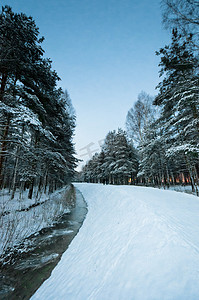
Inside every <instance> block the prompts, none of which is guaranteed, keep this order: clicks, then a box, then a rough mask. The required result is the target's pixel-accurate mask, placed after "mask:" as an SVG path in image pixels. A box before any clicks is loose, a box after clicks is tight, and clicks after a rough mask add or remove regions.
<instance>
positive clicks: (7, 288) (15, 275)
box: [0, 190, 87, 300]
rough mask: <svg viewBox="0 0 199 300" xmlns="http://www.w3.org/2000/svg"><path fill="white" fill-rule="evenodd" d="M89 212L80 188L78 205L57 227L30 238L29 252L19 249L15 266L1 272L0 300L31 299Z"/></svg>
mask: <svg viewBox="0 0 199 300" xmlns="http://www.w3.org/2000/svg"><path fill="white" fill-rule="evenodd" d="M86 213H87V207H86V203H85V201H84V199H83V197H82V195H81V193H80V192H79V191H78V190H76V207H75V208H73V209H72V211H71V212H70V213H69V214H66V215H64V216H63V217H62V219H61V220H60V222H59V223H58V224H56V225H55V226H54V227H51V228H48V229H44V230H42V231H41V232H40V233H39V234H37V235H34V236H32V237H31V238H29V239H28V240H27V241H26V243H27V245H28V246H26V248H28V252H27V253H21V254H20V252H19V251H18V252H17V254H16V255H15V258H14V260H13V261H12V265H8V264H7V265H6V266H4V267H3V268H1V271H0V300H18V299H29V298H30V297H31V296H32V295H33V294H34V292H35V291H36V290H37V289H38V288H39V286H40V285H41V284H42V282H43V281H44V280H46V279H47V278H48V277H49V276H50V274H51V272H52V270H53V269H54V267H55V266H56V264H57V263H58V261H59V260H60V258H61V255H62V254H63V252H64V251H65V250H66V249H67V248H68V246H69V244H70V242H71V241H72V239H73V238H74V237H75V235H76V234H77V233H78V231H79V229H80V227H81V225H82V223H83V221H84V218H85V216H86Z"/></svg>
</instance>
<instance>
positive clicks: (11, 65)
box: [0, 6, 76, 198]
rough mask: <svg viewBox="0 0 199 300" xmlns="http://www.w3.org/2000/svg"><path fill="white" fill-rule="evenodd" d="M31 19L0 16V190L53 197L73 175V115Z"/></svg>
mask: <svg viewBox="0 0 199 300" xmlns="http://www.w3.org/2000/svg"><path fill="white" fill-rule="evenodd" d="M43 40H44V38H43V37H39V29H38V27H37V26H36V24H35V21H34V20H33V19H32V17H28V16H26V15H25V14H23V13H20V14H18V13H14V12H13V11H12V9H11V8H10V7H8V6H5V7H2V11H1V14H0V189H4V188H9V190H10V191H12V198H13V197H14V193H15V190H16V188H20V190H21V192H22V191H23V190H24V189H26V188H28V189H29V198H31V197H32V194H33V189H34V190H35V192H36V193H37V196H38V195H39V193H41V192H42V191H44V192H46V191H47V190H48V191H49V192H52V191H53V190H55V189H56V188H58V187H61V186H63V185H65V184H66V183H68V182H69V181H70V180H71V178H72V177H73V175H74V168H75V166H76V159H75V157H74V153H75V151H74V145H73V142H72V137H73V133H74V128H75V115H74V110H73V107H72V104H71V100H70V97H69V95H68V93H67V92H66V91H65V92H63V90H62V89H61V88H58V87H57V82H58V80H60V78H59V77H58V75H57V73H56V72H55V71H54V70H52V66H51V64H52V62H51V60H50V59H48V58H45V57H44V50H43V48H42V46H41V44H42V42H43Z"/></svg>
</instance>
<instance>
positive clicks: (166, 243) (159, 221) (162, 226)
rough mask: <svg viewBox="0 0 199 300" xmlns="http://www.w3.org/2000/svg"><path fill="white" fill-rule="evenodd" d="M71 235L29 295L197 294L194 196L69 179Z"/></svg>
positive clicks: (87, 299) (86, 299)
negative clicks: (79, 202)
mask: <svg viewBox="0 0 199 300" xmlns="http://www.w3.org/2000/svg"><path fill="white" fill-rule="evenodd" d="M75 186H76V187H77V188H78V189H79V190H80V191H81V192H82V194H83V196H84V197H85V199H86V201H87V203H88V214H87V217H86V220H85V221H84V224H83V226H82V227H81V229H80V231H79V233H78V235H77V236H76V238H75V239H74V240H73V241H72V243H71V245H70V246H69V249H68V250H67V251H66V252H65V253H64V254H63V256H62V259H61V261H60V262H59V264H58V265H57V266H56V268H55V269H54V270H53V272H52V275H51V277H50V278H49V279H48V280H47V281H45V282H44V284H43V285H42V286H41V287H40V289H39V290H38V291H37V292H36V293H35V295H34V296H33V297H32V298H31V299H32V300H36V299H39V300H46V299H48V300H56V299H57V300H65V299H67V300H110V299H113V300H127V299H128V300H131V299H132V300H146V299H147V300H160V299H161V300H167V299H169V300H171V299H172V300H177V299H179V300H183V299H184V300H188V299H189V300H196V299H197V300H198V299H199V284H198V283H199V199H198V198H197V197H196V196H192V195H187V194H183V193H177V192H173V191H162V190H158V189H153V188H145V187H132V186H103V185H97V184H75Z"/></svg>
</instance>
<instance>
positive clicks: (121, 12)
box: [0, 0, 170, 168]
mask: <svg viewBox="0 0 199 300" xmlns="http://www.w3.org/2000/svg"><path fill="white" fill-rule="evenodd" d="M0 4H1V6H2V5H9V6H11V7H12V9H13V11H14V12H24V13H25V14H27V15H31V16H32V17H33V18H34V20H35V21H36V24H37V26H38V27H39V29H40V33H41V36H44V37H45V41H44V43H43V48H44V50H45V55H46V56H47V57H49V58H51V59H52V61H53V68H54V69H55V70H56V71H57V73H58V75H59V76H60V77H61V82H59V86H61V87H62V88H63V89H64V90H65V89H67V90H68V92H69V94H70V97H71V99H72V103H73V106H74V108H75V110H76V115H77V126H76V132H75V137H74V142H75V148H76V152H77V156H78V158H80V159H82V160H83V162H82V163H81V164H80V166H81V165H82V164H83V163H84V162H85V161H86V160H88V159H89V158H91V155H92V154H93V153H94V152H96V151H99V150H100V146H99V145H100V144H101V143H102V142H103V139H104V138H105V136H106V134H107V133H108V132H109V131H110V130H114V129H116V130H117V128H118V127H121V128H123V129H125V120H126V115H127V112H128V110H129V109H130V108H131V107H132V106H133V104H134V102H135V101H136V100H137V96H138V94H139V93H140V92H141V91H145V92H146V93H148V94H150V95H152V96H153V95H156V94H157V90H155V87H156V86H157V84H158V82H159V81H160V80H161V79H160V78H159V74H158V71H159V67H158V63H159V57H156V55H155V51H157V50H159V48H161V47H164V46H165V44H168V43H169V41H170V37H169V32H167V31H166V30H165V29H164V28H163V25H162V23H161V9H160V1H159V0H28V1H27V0H7V1H4V0H3V1H2V0H0ZM79 168H80V167H79Z"/></svg>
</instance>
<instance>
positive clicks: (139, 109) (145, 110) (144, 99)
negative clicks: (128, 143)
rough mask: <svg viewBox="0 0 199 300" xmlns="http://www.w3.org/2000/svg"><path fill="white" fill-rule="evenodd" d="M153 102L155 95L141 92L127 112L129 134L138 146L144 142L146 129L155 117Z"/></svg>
mask: <svg viewBox="0 0 199 300" xmlns="http://www.w3.org/2000/svg"><path fill="white" fill-rule="evenodd" d="M152 103H153V97H151V96H150V95H148V94H147V93H145V92H141V93H140V94H139V95H138V100H137V101H136V102H135V104H134V105H133V107H132V108H131V109H130V110H129V111H128V113H127V117H126V128H127V134H128V136H129V138H130V139H132V140H133V143H134V144H135V145H137V146H138V145H139V144H140V143H142V141H143V135H144V131H145V130H146V128H147V127H148V126H149V124H150V123H151V121H152V118H154V117H155V114H156V113H155V109H154V107H153V104H152Z"/></svg>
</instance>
